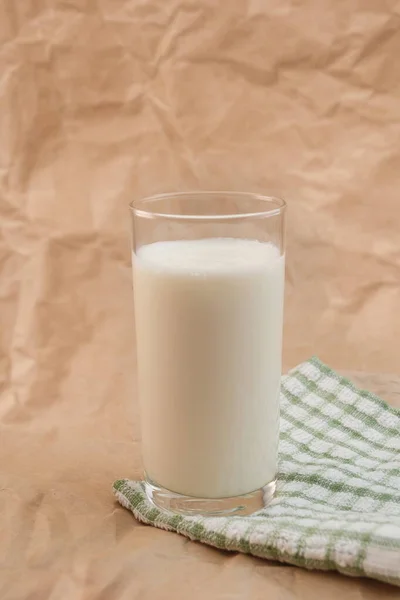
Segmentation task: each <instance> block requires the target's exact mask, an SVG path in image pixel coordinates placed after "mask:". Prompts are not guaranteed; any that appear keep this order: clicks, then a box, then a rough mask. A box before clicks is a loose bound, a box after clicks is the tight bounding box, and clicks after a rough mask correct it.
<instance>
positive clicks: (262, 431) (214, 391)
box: [130, 192, 286, 515]
mask: <svg viewBox="0 0 400 600" xmlns="http://www.w3.org/2000/svg"><path fill="white" fill-rule="evenodd" d="M285 206H286V205H285V203H284V201H283V200H280V199H278V198H273V197H267V196H262V195H259V194H251V193H238V192H193V193H177V194H161V195H157V196H152V197H149V198H145V199H143V200H139V201H137V202H133V203H132V204H131V206H130V209H131V216H132V231H133V253H132V262H133V279H134V300H135V322H136V340H137V360H138V388H139V390H138V391H139V400H140V413H141V431H142V456H143V464H144V469H145V475H144V486H145V489H146V493H147V495H148V498H149V499H150V500H151V502H153V503H154V504H156V505H157V506H159V507H161V508H166V509H169V510H172V511H175V512H178V513H184V514H196V513H201V514H215V515H224V514H237V515H241V514H250V513H252V512H254V511H256V510H258V509H259V508H261V507H262V506H265V505H266V504H267V503H268V502H270V500H271V499H272V497H273V495H274V491H275V478H276V471H277V450H278V437H279V387H280V378H281V353H282V320H283V291H284V268H285V255H284V221H285Z"/></svg>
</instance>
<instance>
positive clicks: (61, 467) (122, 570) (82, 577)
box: [0, 373, 400, 600]
mask: <svg viewBox="0 0 400 600" xmlns="http://www.w3.org/2000/svg"><path fill="white" fill-rule="evenodd" d="M345 374H346V375H347V376H350V377H351V379H352V380H353V381H354V382H355V383H356V384H358V385H360V386H361V387H364V388H368V389H370V390H371V391H374V392H375V393H377V394H379V395H380V396H381V397H382V398H384V399H386V400H387V401H388V402H389V403H390V404H392V405H395V406H398V407H400V377H397V376H388V375H378V374H363V373H350V374H349V373H345ZM96 418H97V417H96V414H93V415H87V421H86V424H85V430H84V431H85V435H81V434H80V433H79V429H77V430H76V432H75V435H74V436H71V435H66V436H64V437H63V436H62V434H61V433H60V432H59V431H58V433H57V434H55V430H51V429H50V430H45V431H40V428H38V427H36V428H35V429H32V430H30V429H29V428H28V429H23V428H22V429H21V434H20V435H19V436H15V433H14V434H13V435H10V436H8V435H7V433H5V434H4V435H3V436H2V439H1V440H0V442H1V446H2V447H1V450H2V454H3V456H4V457H5V461H4V462H3V469H2V474H1V479H0V502H1V504H0V508H1V511H0V515H1V523H2V526H1V529H2V534H1V536H0V538H1V539H0V560H1V562H0V566H1V567H2V568H1V570H0V572H1V577H0V595H1V597H2V598H3V599H8V598H10V599H11V598H12V599H13V600H15V599H17V598H21V599H22V598H32V599H33V598H40V599H42V598H50V597H51V598H52V599H58V598H74V599H76V600H80V599H81V598H82V599H83V598H85V599H86V598H88V599H94V598H96V599H99V600H100V599H103V600H106V599H110V598H113V599H114V598H118V599H125V598H126V599H127V598H129V599H130V600H133V599H135V598H140V599H141V600H146V599H150V598H151V599H154V598H156V599H163V598H165V599H167V598H168V599H169V598H175V599H177V600H179V599H181V598H182V599H183V598H185V599H186V598H191V599H192V600H196V599H200V598H201V599H203V598H204V597H207V598H208V599H210V600H213V599H217V598H218V599H222V598H223V599H225V600H227V599H235V598H240V599H247V598H248V599H251V600H256V599H258V598H260V599H261V598H263V599H265V598H268V599H269V600H271V599H275V598H276V599H282V598H283V599H285V600H286V599H287V600H289V599H290V600H293V599H300V598H307V599H308V600H313V599H315V600H317V599H318V600H320V598H324V600H330V599H334V600H337V598H338V597H340V596H341V595H342V596H345V597H346V598H349V599H350V598H351V599H353V598H354V599H356V598H357V599H358V598H368V599H373V598H379V599H380V600H381V599H384V598H398V597H399V590H398V589H396V588H394V587H392V586H389V585H385V584H382V583H379V582H374V581H371V580H367V579H359V578H349V577H345V576H342V575H339V574H336V573H321V572H316V571H313V572H308V571H306V570H304V569H300V568H297V567H292V566H286V565H281V564H278V563H274V562H268V561H264V560H261V559H257V558H254V557H251V556H245V555H242V554H237V553H228V552H222V551H218V550H215V549H213V548H209V547H207V546H204V545H202V544H199V543H194V542H190V541H189V540H187V539H186V538H184V537H181V536H179V535H177V534H174V533H167V532H164V531H161V530H158V529H155V528H152V527H148V526H144V525H141V524H139V523H138V522H136V520H135V519H134V518H133V516H132V515H131V514H130V513H129V512H128V511H126V510H125V509H123V508H121V507H120V506H119V505H117V504H116V503H115V502H114V499H113V497H112V494H111V484H112V481H113V479H114V478H116V477H118V476H126V475H129V473H128V472H124V469H128V465H131V464H132V457H134V462H135V469H138V468H139V460H140V459H139V458H138V456H139V443H138V439H137V435H136V433H135V435H134V439H133V440H132V439H131V440H130V441H129V432H128V429H126V430H124V427H128V426H127V425H126V424H124V423H122V424H121V423H120V425H119V427H120V428H121V430H124V431H122V433H121V441H120V442H115V441H114V442H113V441H110V439H109V440H108V441H107V439H106V437H104V436H103V435H100V434H99V433H98V432H97V431H96ZM90 421H92V427H90ZM111 426H112V427H116V424H115V423H111ZM38 429H39V430H38ZM10 431H11V430H10ZM13 431H14V430H13ZM82 431H83V430H82ZM130 437H131V438H132V434H130ZM125 440H128V441H125ZM27 448H29V452H27V450H26V449H27ZM127 457H130V458H129V460H128V459H127ZM32 465H35V466H34V467H32ZM121 469H122V472H121Z"/></svg>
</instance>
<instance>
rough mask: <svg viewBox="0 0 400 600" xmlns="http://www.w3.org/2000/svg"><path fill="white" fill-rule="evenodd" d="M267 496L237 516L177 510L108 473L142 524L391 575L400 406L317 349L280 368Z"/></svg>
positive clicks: (398, 568) (223, 544)
mask: <svg viewBox="0 0 400 600" xmlns="http://www.w3.org/2000/svg"><path fill="white" fill-rule="evenodd" d="M280 432H281V433H280V445H279V472H278V479H277V493H276V497H275V499H274V500H273V502H272V503H271V504H270V505H269V506H268V507H267V508H264V509H262V510H261V511H258V512H257V513H255V514H253V515H250V516H246V517H240V516H236V517H235V516H228V517H203V516H182V515H177V514H174V513H171V512H167V511H161V510H159V509H158V508H156V507H154V505H153V504H151V503H150V502H149V500H148V499H147V496H146V494H145V492H144V489H143V484H142V483H141V482H134V481H130V480H127V479H123V480H119V481H116V482H115V483H114V494H115V496H116V498H117V499H118V501H119V502H120V503H121V504H122V505H123V506H125V507H126V508H128V509H129V510H131V511H132V512H133V514H134V515H135V517H136V518H137V519H139V520H140V521H142V522H143V523H147V524H150V525H154V526H156V527H160V528H162V529H167V530H170V531H176V532H178V533H180V534H183V535H185V536H187V537H189V538H191V539H193V540H198V541H200V542H203V543H206V544H210V545H211V546H215V547H217V548H221V549H223V550H233V551H239V552H245V553H249V554H253V555H254V556H258V557H261V558H265V559H273V560H278V561H282V562H286V563H290V564H293V565H298V566H300V567H305V568H308V569H323V570H336V571H340V572H341V573H344V574H346V575H361V576H365V577H371V578H375V579H379V580H381V581H386V582H389V583H392V584H395V585H400V410H396V409H393V408H390V407H389V406H388V405H387V404H386V403H385V402H384V401H382V400H381V399H379V398H378V397H377V396H375V395H374V394H371V393H369V392H366V391H363V390H359V389H358V388H356V387H355V386H354V385H353V384H352V383H350V382H349V381H348V380H347V379H345V378H344V377H341V376H340V375H338V374H337V373H335V372H334V371H333V370H332V369H330V368H329V367H327V366H326V365H324V364H323V363H322V362H321V361H319V360H318V359H317V358H312V359H310V360H309V361H307V362H305V363H303V364H301V365H300V366H298V367H297V368H296V369H293V370H292V371H291V372H290V373H289V374H288V375H286V376H284V377H282V388H281V421H280Z"/></svg>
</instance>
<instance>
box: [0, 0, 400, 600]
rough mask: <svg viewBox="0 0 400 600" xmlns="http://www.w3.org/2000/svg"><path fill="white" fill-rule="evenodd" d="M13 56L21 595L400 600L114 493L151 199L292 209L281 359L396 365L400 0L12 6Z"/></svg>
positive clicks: (12, 369)
mask: <svg viewBox="0 0 400 600" xmlns="http://www.w3.org/2000/svg"><path fill="white" fill-rule="evenodd" d="M0 43H1V46H0V265H1V280H0V298H1V311H0V363H1V369H0V377H1V396H0V467H1V468H0V508H1V510H0V515H1V516H0V523H1V524H0V532H1V535H0V591H1V597H2V598H4V599H8V598H10V599H11V598H12V599H13V600H14V599H17V598H18V599H19V598H21V599H22V598H32V599H33V598H51V599H52V600H58V599H59V598H75V599H77V600H78V599H79V600H80V599H83V598H85V599H86V598H88V599H94V598H96V599H100V598H106V599H107V600H114V599H115V600H116V599H125V598H129V599H133V598H141V599H142V600H145V599H146V598H172V597H175V598H188V597H191V598H203V597H204V593H206V594H207V597H210V598H232V599H233V598H241V599H242V598H244V599H246V598H249V599H255V598H266V597H268V598H284V599H285V600H286V599H287V600H289V599H290V600H291V599H292V598H296V599H297V598H299V599H300V598H304V597H307V598H308V599H311V600H312V599H313V598H315V599H319V598H322V597H323V598H324V599H326V600H329V599H330V598H332V599H333V598H335V599H336V598H337V596H338V594H339V593H341V594H342V595H343V598H349V599H350V598H356V597H357V598H359V597H365V598H375V597H376V598H378V597H379V598H394V597H395V596H396V593H397V592H396V590H392V588H390V587H389V586H385V585H383V584H377V583H373V582H365V581H360V580H352V579H349V578H344V577H341V576H339V575H331V574H329V575H327V574H321V573H308V572H306V571H303V570H300V569H297V568H294V567H284V566H280V565H276V564H273V563H266V562H263V561H261V560H256V559H254V558H249V557H246V556H238V555H230V554H226V553H222V552H218V551H215V550H212V549H210V548H206V547H203V546H200V545H198V544H191V543H188V542H187V541H186V540H184V539H181V538H180V537H179V536H176V535H172V534H167V533H164V532H161V531H156V530H154V529H151V528H149V527H144V526H141V525H139V524H138V523H136V522H135V521H134V520H133V518H132V517H131V515H130V514H129V513H128V512H127V511H124V510H122V509H121V508H118V507H117V506H116V505H115V503H114V500H113V498H112V495H111V490H110V487H111V483H112V481H113V480H114V479H116V478H118V477H122V476H128V477H135V476H136V477H137V476H138V474H139V472H140V467H141V464H140V460H141V459H140V442H139V440H140V436H139V425H138V414H137V405H136V394H135V384H136V378H135V372H136V371H135V352H134V323H133V311H132V283H131V273H130V250H129V217H128V211H127V204H128V202H130V201H131V200H133V199H135V198H138V197H140V196H143V195H148V194H151V193H155V192H162V191H176V190H189V189H235V190H247V191H259V192H264V193H267V194H275V195H278V196H283V197H284V198H286V200H287V202H288V204H289V211H288V228H287V290H286V316H285V336H284V345H285V348H284V364H285V367H286V368H287V367H291V366H294V365H295V364H296V363H298V362H300V361H302V360H304V359H306V358H308V357H309V356H310V355H312V354H317V355H318V356H320V357H321V359H322V360H324V361H325V362H328V363H330V364H331V365H332V366H333V367H336V368H339V369H345V370H357V371H364V372H368V371H369V372H375V373H378V372H380V373H396V371H397V372H398V370H399V358H400V350H399V344H398V340H399V338H400V319H399V317H398V310H399V306H400V289H399V269H400V244H399V202H400V196H399V194H400V61H399V59H398V57H399V56H400V2H399V1H398V0H393V1H392V0H386V1H381V2H379V1H378V0H368V1H365V2H357V1H356V0H346V1H344V0H336V1H335V0H323V1H321V2H312V1H311V0H307V1H304V2H295V1H294V0H292V1H288V0H271V1H269V0H246V1H245V0H235V2H215V1H214V0H186V1H184V0H171V1H169V2H165V1H161V0H54V1H52V0H24V1H22V0H18V1H11V0H0ZM378 379H379V382H380V383H379V385H381V386H383V387H382V390H383V392H384V393H385V391H386V398H387V399H388V400H389V401H392V402H394V403H395V402H396V401H397V402H398V399H399V395H398V394H399V389H400V385H399V382H398V381H397V380H396V378H393V377H392V378H389V379H388V382H389V383H386V384H385V381H386V380H385V379H383V380H382V378H378ZM368 381H369V380H368V379H367V382H368ZM374 381H375V387H374ZM382 381H383V382H382ZM371 387H372V389H375V388H376V378H375V380H372V384H371ZM378 387H379V386H378ZM377 391H379V390H377ZM398 404H399V405H400V403H399V402H398Z"/></svg>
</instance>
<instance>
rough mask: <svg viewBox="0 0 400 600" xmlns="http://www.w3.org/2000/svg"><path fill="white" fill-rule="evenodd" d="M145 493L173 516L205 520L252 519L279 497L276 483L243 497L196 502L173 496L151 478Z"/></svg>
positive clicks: (156, 504) (193, 499)
mask: <svg viewBox="0 0 400 600" xmlns="http://www.w3.org/2000/svg"><path fill="white" fill-rule="evenodd" d="M144 485H145V491H146V495H147V498H148V500H149V502H151V503H152V504H154V505H155V506H157V507H158V508H161V509H162V510H169V511H171V512H175V513H179V514H181V515H188V516H193V515H203V516H218V517H223V516H228V515H230V516H233V515H234V516H244V515H251V514H252V513H254V512H257V511H258V510H261V509H262V508H265V507H266V506H268V504H270V502H271V501H272V500H273V498H274V495H275V489H276V481H275V480H274V481H271V482H269V483H267V484H266V485H264V487H262V488H260V489H259V490H255V491H254V492H250V493H249V494H244V495H243V496H232V497H230V498H195V497H193V496H184V495H183V494H177V493H176V492H171V491H170V490H167V489H165V488H163V487H161V486H159V485H158V484H157V483H155V482H154V481H151V479H149V478H148V477H147V476H145V480H144Z"/></svg>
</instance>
